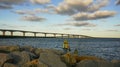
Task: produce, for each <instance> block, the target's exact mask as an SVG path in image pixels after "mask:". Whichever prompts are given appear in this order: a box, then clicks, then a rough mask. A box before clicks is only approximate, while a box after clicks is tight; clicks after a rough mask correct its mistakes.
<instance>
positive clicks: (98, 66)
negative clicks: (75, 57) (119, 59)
mask: <svg viewBox="0 0 120 67" xmlns="http://www.w3.org/2000/svg"><path fill="white" fill-rule="evenodd" d="M76 67H113V64H112V63H110V62H107V61H96V60H82V61H81V62H79V63H78V64H77V65H76Z"/></svg>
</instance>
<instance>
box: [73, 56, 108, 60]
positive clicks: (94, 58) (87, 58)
mask: <svg viewBox="0 0 120 67" xmlns="http://www.w3.org/2000/svg"><path fill="white" fill-rule="evenodd" d="M75 58H76V60H77V61H82V60H95V61H106V60H105V59H103V58H98V57H95V56H75Z"/></svg>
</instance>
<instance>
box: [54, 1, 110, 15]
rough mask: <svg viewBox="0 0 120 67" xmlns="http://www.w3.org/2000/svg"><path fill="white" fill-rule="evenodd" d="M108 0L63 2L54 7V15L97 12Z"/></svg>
mask: <svg viewBox="0 0 120 67" xmlns="http://www.w3.org/2000/svg"><path fill="white" fill-rule="evenodd" d="M108 2H109V0H96V1H94V0H64V1H63V2H62V3H60V4H59V5H58V6H57V7H56V10H55V11H56V13H58V14H63V15H73V14H75V13H78V12H91V11H97V10H99V9H100V8H102V7H104V6H106V5H107V4H108Z"/></svg>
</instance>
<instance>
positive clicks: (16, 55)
mask: <svg viewBox="0 0 120 67" xmlns="http://www.w3.org/2000/svg"><path fill="white" fill-rule="evenodd" d="M10 55H11V56H12V57H13V59H14V63H15V64H17V65H20V66H21V65H22V64H25V63H27V62H29V61H30V56H29V53H28V52H26V51H23V52H12V53H10Z"/></svg>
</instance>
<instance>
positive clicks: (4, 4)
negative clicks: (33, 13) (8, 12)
mask: <svg viewBox="0 0 120 67" xmlns="http://www.w3.org/2000/svg"><path fill="white" fill-rule="evenodd" d="M26 1H27V0H0V9H11V8H13V5H18V4H23V3H25V2H26Z"/></svg>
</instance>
